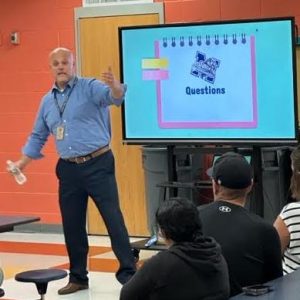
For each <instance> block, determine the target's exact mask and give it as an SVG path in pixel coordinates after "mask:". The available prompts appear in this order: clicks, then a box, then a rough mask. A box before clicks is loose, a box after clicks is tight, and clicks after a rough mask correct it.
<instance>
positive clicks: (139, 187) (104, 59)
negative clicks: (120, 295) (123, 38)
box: [76, 3, 162, 236]
mask: <svg viewBox="0 0 300 300" xmlns="http://www.w3.org/2000/svg"><path fill="white" fill-rule="evenodd" d="M157 4H158V3H156V4H153V3H152V4H151V5H149V4H148V5H147V4H144V5H138V7H139V8H140V9H139V10H138V11H140V13H137V5H133V4H132V5H120V6H115V5H114V6H113V9H112V8H110V9H109V10H108V11H107V8H106V9H103V8H101V9H100V8H99V7H98V8H97V9H100V10H99V11H98V13H99V16H97V9H96V8H93V10H92V11H91V10H90V9H87V11H85V9H82V8H80V9H77V10H76V13H77V16H76V18H77V19H78V20H77V36H76V37H77V56H78V58H79V66H78V68H79V69H80V70H79V73H80V75H81V76H86V77H96V78H98V79H100V74H101V73H102V72H103V71H104V70H107V68H108V66H111V67H112V70H113V72H114V75H115V76H116V77H117V78H120V70H119V48H118V47H119V41H118V27H119V26H134V25H148V24H158V23H161V22H162V17H161V16H162V6H161V5H159V6H157ZM130 6H131V7H130ZM143 6H144V9H143ZM153 6H154V7H156V9H154V10H153ZM149 7H151V8H150V10H149V9H148V8H149ZM157 8H158V9H157ZM131 10H132V11H133V12H132V13H130V11H131ZM155 11H156V12H155ZM85 15H86V16H85ZM125 101H126V100H125ZM111 123H112V141H111V147H112V150H113V153H114V156H115V166H116V178H117V183H118V189H119V198H120V205H121V210H122V212H123V215H124V219H125V223H126V226H127V229H128V232H129V235H131V236H145V235H149V231H148V225H147V214H146V209H147V207H146V199H145V183H144V173H143V166H142V153H141V147H140V146H132V145H131V146H128V145H124V144H123V143H122V127H121V126H122V122H121V108H117V107H112V108H111ZM87 227H88V233H89V234H107V232H106V229H105V226H104V223H103V221H102V219H101V217H100V215H99V213H98V210H97V209H96V206H95V205H94V203H93V202H92V201H91V199H90V201H89V205H88V224H87Z"/></svg>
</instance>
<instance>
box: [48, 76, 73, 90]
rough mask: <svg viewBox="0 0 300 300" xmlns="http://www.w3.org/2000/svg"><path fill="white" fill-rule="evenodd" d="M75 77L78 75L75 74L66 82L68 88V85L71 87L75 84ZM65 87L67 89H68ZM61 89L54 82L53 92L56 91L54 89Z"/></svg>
mask: <svg viewBox="0 0 300 300" xmlns="http://www.w3.org/2000/svg"><path fill="white" fill-rule="evenodd" d="M75 78H76V76H73V77H72V78H71V79H70V80H69V81H68V83H67V84H66V88H67V87H69V88H70V87H71V86H73V84H74V81H75ZM66 88H65V89H66ZM55 90H56V91H59V92H60V91H61V90H60V89H59V88H58V87H57V85H56V83H54V84H53V85H52V93H53V92H54V91H55Z"/></svg>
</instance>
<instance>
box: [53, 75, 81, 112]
mask: <svg viewBox="0 0 300 300" xmlns="http://www.w3.org/2000/svg"><path fill="white" fill-rule="evenodd" d="M77 80H78V78H77V77H75V79H74V82H73V84H72V86H71V88H70V90H69V93H68V95H67V96H66V98H65V100H64V102H63V103H62V105H61V106H60V105H59V104H58V100H57V97H56V93H57V90H56V89H55V90H54V101H55V106H56V108H57V110H58V112H59V116H60V118H62V116H63V113H64V111H65V108H66V106H67V102H68V100H69V98H70V96H71V94H72V91H73V89H74V86H75V84H76V83H77Z"/></svg>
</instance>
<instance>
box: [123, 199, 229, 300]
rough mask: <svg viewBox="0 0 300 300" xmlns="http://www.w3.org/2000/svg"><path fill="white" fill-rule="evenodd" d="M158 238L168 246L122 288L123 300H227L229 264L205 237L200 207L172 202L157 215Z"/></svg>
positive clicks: (213, 243) (147, 262)
mask: <svg viewBox="0 0 300 300" xmlns="http://www.w3.org/2000/svg"><path fill="white" fill-rule="evenodd" d="M156 220H157V224H158V228H159V234H160V235H161V236H162V237H163V238H164V239H165V241H166V244H167V245H168V246H169V247H168V249H167V250H165V251H162V252H159V253H158V254H156V255H154V256H153V257H151V258H150V259H149V260H148V261H146V262H145V263H144V264H143V265H142V267H141V268H140V269H139V270H138V271H137V273H136V274H135V275H134V276H133V277H132V278H131V279H130V280H129V281H128V282H127V283H126V284H125V285H124V286H123V287H122V289H121V294H120V300H225V299H228V298H229V279H228V270H227V264H226V262H225V260H224V258H223V256H222V254H221V249H220V246H219V245H218V244H217V243H216V241H215V240H214V239H213V238H211V237H205V236H203V234H202V224H201V220H200V218H199V215H198V210H197V207H196V206H195V205H194V204H193V203H192V202H190V201H189V200H185V199H176V198H175V199H170V200H168V201H165V202H163V203H162V205H161V206H160V207H159V209H158V211H157V213H156Z"/></svg>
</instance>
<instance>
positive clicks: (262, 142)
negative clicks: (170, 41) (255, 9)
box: [118, 16, 299, 146]
mask: <svg viewBox="0 0 300 300" xmlns="http://www.w3.org/2000/svg"><path fill="white" fill-rule="evenodd" d="M285 20H288V21H291V35H292V36H291V40H292V64H293V86H294V91H293V94H294V122H295V138H261V139H258V138H246V139H243V138H215V137H214V138H201V137H199V138H192V139H191V138H180V137H179V138H159V137H155V138H144V137H140V138H136V137H135V138H130V137H127V136H126V122H125V104H124V103H123V104H122V107H121V115H122V142H123V143H124V144H128V145H151V144H153V145H199V146H201V145H207V144H209V145H236V146H240V145H248V146H249V145H259V146H276V145H281V146H282V145H295V144H297V143H298V141H299V127H298V126H299V125H298V102H297V67H296V45H297V38H298V37H297V36H296V32H297V30H296V25H295V18H294V17H293V16H286V17H274V18H254V19H242V20H218V21H207V22H192V23H172V24H151V25H138V26H136V25H135V26H121V27H119V28H118V37H119V64H120V65H119V66H120V80H121V82H124V74H123V55H122V54H123V53H122V31H123V30H136V29H147V28H161V27H179V26H180V27H183V26H195V25H196V26H197V25H200V26H205V25H218V24H235V23H253V22H270V21H285ZM125 101H126V97H125Z"/></svg>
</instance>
